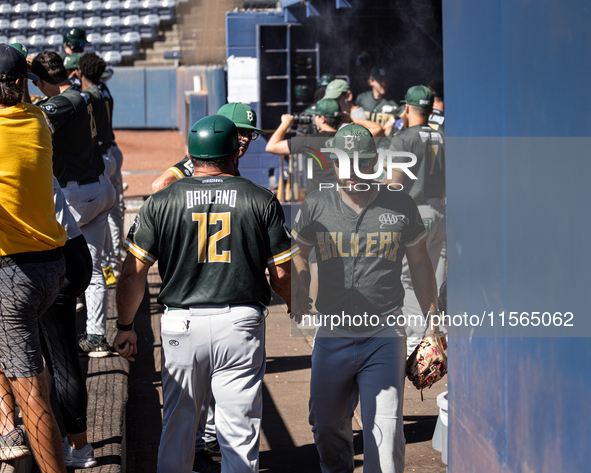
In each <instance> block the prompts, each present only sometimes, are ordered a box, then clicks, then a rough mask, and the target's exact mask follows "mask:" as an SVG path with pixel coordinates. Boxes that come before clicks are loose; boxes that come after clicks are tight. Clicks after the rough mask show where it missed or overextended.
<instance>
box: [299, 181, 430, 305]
mask: <svg viewBox="0 0 591 473" xmlns="http://www.w3.org/2000/svg"><path fill="white" fill-rule="evenodd" d="M376 184H377V183H376ZM292 234H293V236H294V238H295V239H296V241H297V243H298V244H299V245H303V246H308V247H311V246H313V247H314V248H315V249H316V258H317V260H318V281H319V285H318V299H317V301H316V308H317V309H318V311H319V312H320V313H322V314H325V315H342V313H343V312H344V313H345V314H346V315H350V316H354V315H363V313H364V312H367V314H368V315H378V316H383V315H390V314H392V312H393V311H394V310H395V309H396V308H398V307H400V306H401V305H402V303H403V300H404V289H403V287H402V284H401V282H400V274H401V271H402V258H403V256H404V253H405V249H406V248H411V247H415V246H416V245H419V244H421V243H422V242H423V241H424V240H425V239H426V237H427V233H426V231H425V227H424V226H423V221H422V219H421V216H420V214H419V211H418V209H417V206H416V204H415V203H414V201H413V200H412V199H411V198H410V197H409V196H408V195H407V194H405V193H403V192H399V191H389V190H388V189H387V188H386V186H385V185H384V184H381V187H380V190H379V192H378V195H377V196H376V198H375V199H374V201H373V202H371V203H370V204H369V205H368V206H367V207H366V208H365V209H364V210H363V211H362V212H361V213H360V214H359V215H358V216H355V212H354V211H353V209H351V208H350V207H348V206H347V205H346V204H344V203H343V202H342V201H341V199H340V195H339V193H338V192H337V190H336V189H335V188H330V189H322V190H319V191H315V192H312V193H311V194H309V195H307V196H306V198H305V199H304V202H303V203H302V207H301V209H300V211H299V212H298V214H297V216H296V218H295V221H294V228H293V230H292Z"/></svg>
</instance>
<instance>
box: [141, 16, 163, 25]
mask: <svg viewBox="0 0 591 473" xmlns="http://www.w3.org/2000/svg"><path fill="white" fill-rule="evenodd" d="M140 20H141V23H142V24H143V25H149V26H158V25H159V24H160V18H159V17H158V15H154V14H149V15H145V16H142V17H140Z"/></svg>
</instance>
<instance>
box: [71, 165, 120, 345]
mask: <svg viewBox="0 0 591 473" xmlns="http://www.w3.org/2000/svg"><path fill="white" fill-rule="evenodd" d="M62 192H63V194H64V197H65V198H66V201H67V202H68V207H69V209H70V213H71V214H72V216H73V217H74V218H75V219H76V222H77V223H78V226H79V227H80V230H81V231H82V234H83V235H84V238H85V239H86V243H87V244H88V249H89V250H90V256H91V258H92V278H91V280H90V285H89V286H88V289H86V292H85V295H86V308H87V312H88V316H87V319H86V333H89V334H95V335H104V334H105V333H106V324H107V296H108V293H107V283H106V282H105V276H104V274H103V270H102V267H101V261H102V257H103V250H104V246H105V241H106V239H107V215H108V214H109V211H110V210H111V208H112V207H113V204H114V203H115V189H114V188H113V185H112V184H111V181H110V180H109V178H108V177H107V176H106V175H105V174H101V175H100V177H99V182H93V183H92V184H84V185H82V186H80V185H78V183H77V182H76V181H69V182H68V184H67V186H66V187H64V188H63V189H62Z"/></svg>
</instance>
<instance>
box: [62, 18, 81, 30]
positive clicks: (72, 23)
mask: <svg viewBox="0 0 591 473" xmlns="http://www.w3.org/2000/svg"><path fill="white" fill-rule="evenodd" d="M66 26H67V27H68V28H82V27H84V20H83V19H82V17H79V16H75V17H72V18H68V19H67V20H66Z"/></svg>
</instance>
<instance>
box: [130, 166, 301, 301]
mask: <svg viewBox="0 0 591 473" xmlns="http://www.w3.org/2000/svg"><path fill="white" fill-rule="evenodd" d="M124 246H125V248H127V250H129V251H130V252H131V253H132V254H133V255H134V256H135V257H136V258H138V259H139V260H140V261H142V262H144V263H146V264H149V265H152V264H154V263H155V262H156V261H157V260H158V270H159V272H160V276H161V278H162V289H161V291H160V294H159V296H158V301H159V302H160V303H162V304H165V305H167V306H168V307H176V308H188V307H191V306H195V305H201V304H254V303H257V302H260V303H262V304H265V305H266V304H268V303H269V301H270V299H271V289H270V287H269V284H268V282H267V278H266V276H265V269H266V268H267V267H268V266H273V265H278V264H281V263H284V262H286V261H289V260H291V258H292V257H293V256H294V255H295V254H296V253H297V252H298V248H297V246H296V245H292V242H291V235H290V232H289V229H288V228H287V226H286V225H285V219H284V215H283V209H282V208H281V205H280V204H279V201H278V200H277V198H276V197H275V196H274V195H273V193H271V192H270V191H268V190H266V189H264V188H262V187H260V186H257V185H256V184H253V183H252V182H250V181H249V180H247V179H243V178H241V177H235V176H215V177H187V178H185V179H180V180H178V181H176V182H174V183H173V184H171V185H170V186H168V187H166V188H165V189H163V190H162V191H160V192H157V193H156V194H154V195H152V196H151V197H150V198H149V199H148V200H147V201H146V202H145V204H144V205H143V206H142V208H141V209H140V211H139V214H138V216H137V217H136V220H135V222H134V224H133V225H132V227H131V229H130V230H129V234H128V236H127V239H126V240H125V244H124Z"/></svg>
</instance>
